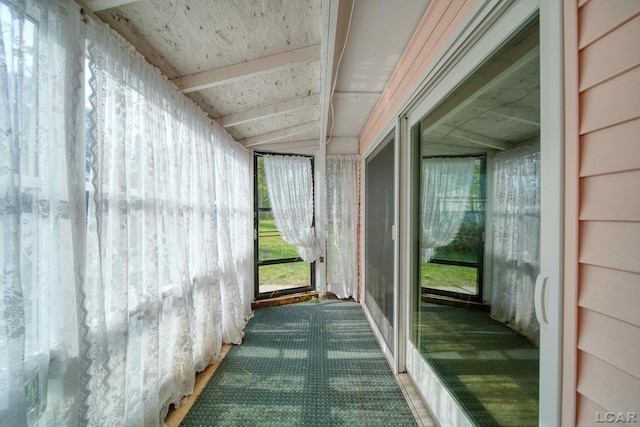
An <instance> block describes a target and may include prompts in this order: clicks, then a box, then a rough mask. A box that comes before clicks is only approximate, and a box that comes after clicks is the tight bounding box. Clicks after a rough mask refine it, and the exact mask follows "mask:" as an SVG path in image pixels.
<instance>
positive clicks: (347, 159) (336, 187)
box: [327, 156, 360, 299]
mask: <svg viewBox="0 0 640 427" xmlns="http://www.w3.org/2000/svg"><path fill="white" fill-rule="evenodd" d="M359 167H360V162H359V159H358V156H327V220H328V234H327V292H331V293H333V294H335V295H336V296H337V297H338V298H349V297H353V298H354V299H357V280H358V251H357V243H358V242H357V239H358V176H359Z"/></svg>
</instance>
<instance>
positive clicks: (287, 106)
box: [216, 95, 320, 127]
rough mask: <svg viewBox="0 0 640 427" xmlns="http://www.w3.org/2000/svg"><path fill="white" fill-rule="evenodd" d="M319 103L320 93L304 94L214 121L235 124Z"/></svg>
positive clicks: (220, 123)
mask: <svg viewBox="0 0 640 427" xmlns="http://www.w3.org/2000/svg"><path fill="white" fill-rule="evenodd" d="M319 103H320V95H311V96H304V97H301V98H294V99H290V100H287V101H284V102H279V103H277V104H271V105H266V106H264V107H259V108H254V109H252V110H247V111H242V112H240V113H235V114H229V115H228V116H223V117H220V118H218V119H216V122H218V124H219V125H220V126H223V127H231V126H236V125H239V124H242V123H247V122H251V121H254V120H260V119H264V118H267V117H271V116H275V115H277V114H283V113H288V112H291V111H295V110H299V109H302V108H307V107H313V106H316V105H318V104H319Z"/></svg>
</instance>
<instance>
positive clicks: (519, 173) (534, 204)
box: [491, 146, 540, 344]
mask: <svg viewBox="0 0 640 427" xmlns="http://www.w3.org/2000/svg"><path fill="white" fill-rule="evenodd" d="M494 176H495V178H494V196H493V198H494V200H493V203H492V210H493V212H492V215H493V253H492V265H493V275H492V277H493V283H492V291H491V295H492V297H491V315H492V316H493V317H494V318H496V319H497V320H500V321H502V322H505V323H507V324H509V325H510V326H511V327H512V328H514V329H515V330H517V331H518V332H520V333H522V334H523V335H525V336H527V337H528V338H529V339H530V340H531V341H532V342H534V343H535V344H538V343H539V329H540V326H539V324H538V321H537V319H536V317H535V312H534V303H533V291H534V285H535V280H536V277H537V275H538V272H539V268H540V247H539V245H540V153H539V148H538V147H537V146H529V147H521V148H517V149H514V150H509V151H506V152H503V153H499V154H496V156H495V166H494Z"/></svg>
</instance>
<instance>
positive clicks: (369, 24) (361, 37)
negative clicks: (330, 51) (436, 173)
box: [332, 0, 430, 137]
mask: <svg viewBox="0 0 640 427" xmlns="http://www.w3.org/2000/svg"><path fill="white" fill-rule="evenodd" d="M345 1H346V3H347V6H350V4H351V3H350V2H349V1H348V0H345ZM429 3H430V2H429V1H424V0H403V1H393V2H391V1H388V0H355V2H354V9H353V18H352V21H351V29H350V31H349V35H348V39H347V43H346V47H345V50H344V55H343V57H342V60H341V61H340V67H339V69H338V71H337V73H338V74H337V82H336V89H335V92H336V94H334V98H333V107H334V117H335V123H334V126H333V133H332V135H333V136H345V137H357V136H358V135H360V131H361V130H362V128H363V127H364V125H365V123H366V121H367V119H368V118H369V115H370V114H371V111H372V110H373V108H374V107H375V104H376V102H377V100H378V99H379V98H380V95H381V93H382V91H383V90H384V88H385V87H386V85H387V83H388V81H389V78H390V77H391V75H392V74H393V71H394V70H395V68H396V66H397V64H398V61H399V59H400V57H401V56H402V54H403V52H404V50H405V48H406V46H407V44H408V43H409V40H410V39H411V36H412V35H413V33H414V31H415V29H416V28H417V26H418V24H419V23H420V20H421V19H422V16H423V15H424V13H425V11H426V9H427V7H428V5H429ZM344 9H346V11H345V10H344ZM349 12H350V8H349V7H344V8H343V7H341V19H340V22H341V25H342V26H343V28H341V29H342V30H343V31H344V26H346V25H348V17H349ZM342 41H343V38H339V42H342ZM341 49H342V45H337V46H336V57H338V56H339V55H340V51H341Z"/></svg>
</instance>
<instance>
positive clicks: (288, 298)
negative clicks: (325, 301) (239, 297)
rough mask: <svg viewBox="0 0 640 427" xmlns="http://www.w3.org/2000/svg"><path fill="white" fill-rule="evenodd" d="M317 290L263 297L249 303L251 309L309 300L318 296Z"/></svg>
mask: <svg viewBox="0 0 640 427" xmlns="http://www.w3.org/2000/svg"><path fill="white" fill-rule="evenodd" d="M318 296H319V294H318V292H317V291H308V292H300V293H297V294H288V295H282V296H278V297H273V298H265V299H261V300H257V301H254V302H252V303H251V309H252V310H258V309H260V308H267V307H277V306H279V305H286V304H294V303H297V302H303V301H309V300H310V299H312V298H318Z"/></svg>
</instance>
